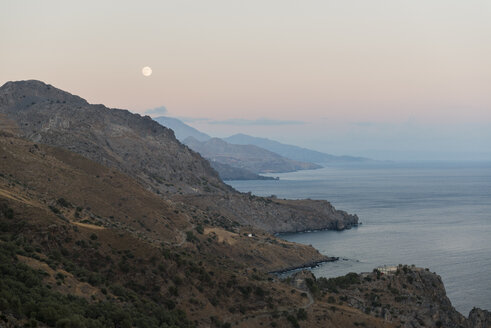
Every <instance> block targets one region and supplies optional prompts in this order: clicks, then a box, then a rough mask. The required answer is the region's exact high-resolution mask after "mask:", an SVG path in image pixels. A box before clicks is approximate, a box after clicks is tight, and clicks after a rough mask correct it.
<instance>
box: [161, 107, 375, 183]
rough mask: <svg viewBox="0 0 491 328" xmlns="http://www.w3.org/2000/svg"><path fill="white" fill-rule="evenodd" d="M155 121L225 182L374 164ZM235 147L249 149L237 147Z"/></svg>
mask: <svg viewBox="0 0 491 328" xmlns="http://www.w3.org/2000/svg"><path fill="white" fill-rule="evenodd" d="M154 120H155V121H157V122H158V123H160V124H162V125H163V126H165V127H168V128H170V129H172V130H174V133H175V136H176V138H177V139H179V140H180V141H181V142H183V143H184V144H186V145H187V146H188V147H190V148H191V149H192V150H194V151H197V152H199V153H201V155H203V156H204V157H205V158H207V159H209V160H210V161H211V165H212V166H213V168H214V169H215V170H217V171H218V173H219V175H220V177H221V178H222V179H224V180H256V179H264V178H265V177H263V176H260V175H258V173H265V172H277V173H280V172H291V171H296V170H305V169H314V168H320V167H321V166H319V165H316V164H326V163H329V164H333V163H338V164H350V163H361V162H370V161H372V160H370V159H368V158H363V157H355V156H336V155H331V154H326V153H322V152H319V151H316V150H311V149H307V148H303V147H298V146H293V145H288V144H284V143H281V142H278V141H274V140H271V139H267V138H258V137H253V136H249V135H246V134H242V133H239V134H235V135H233V136H230V137H227V138H222V139H219V138H212V137H211V136H209V135H208V134H206V133H203V132H201V131H199V130H197V129H195V128H193V127H191V126H189V125H187V124H185V123H184V122H182V121H181V120H179V119H176V118H172V117H167V116H160V117H156V118H154ZM233 145H236V146H239V145H240V146H250V147H234V146H233ZM271 153H274V155H277V156H274V155H273V154H271ZM239 154H240V155H239ZM259 154H261V155H259ZM280 157H281V159H280ZM295 162H296V163H295ZM314 163H315V164H314Z"/></svg>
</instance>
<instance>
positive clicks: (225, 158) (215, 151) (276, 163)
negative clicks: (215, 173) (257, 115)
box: [184, 137, 321, 173]
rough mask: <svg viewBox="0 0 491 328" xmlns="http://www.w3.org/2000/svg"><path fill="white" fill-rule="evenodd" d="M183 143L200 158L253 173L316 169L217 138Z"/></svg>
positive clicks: (190, 140)
mask: <svg viewBox="0 0 491 328" xmlns="http://www.w3.org/2000/svg"><path fill="white" fill-rule="evenodd" d="M184 143H185V144H186V145H187V146H189V148H191V149H192V150H194V151H196V152H198V153H200V154H201V156H203V157H205V158H207V159H209V160H211V161H215V162H219V163H222V164H227V165H230V166H233V167H238V168H242V169H246V170H248V171H251V172H253V173H271V172H273V173H280V172H293V171H298V170H312V169H318V168H320V167H321V166H319V165H317V164H313V163H307V162H298V161H294V160H291V159H288V158H285V157H282V156H280V155H278V154H276V153H273V152H271V151H269V150H266V149H263V148H260V147H257V146H253V145H233V144H229V143H228V142H225V141H223V140H222V139H219V138H212V139H210V140H207V141H199V140H197V139H195V138H193V137H188V138H186V139H185V140H184Z"/></svg>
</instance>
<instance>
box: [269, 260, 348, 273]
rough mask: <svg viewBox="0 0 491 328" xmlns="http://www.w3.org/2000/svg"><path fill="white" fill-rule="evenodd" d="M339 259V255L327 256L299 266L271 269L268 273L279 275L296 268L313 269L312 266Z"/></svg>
mask: <svg viewBox="0 0 491 328" xmlns="http://www.w3.org/2000/svg"><path fill="white" fill-rule="evenodd" d="M338 260H339V257H337V256H325V257H324V258H323V259H321V260H316V261H310V262H307V263H304V264H302V265H298V266H291V267H287V268H284V269H280V270H274V271H269V272H268V273H271V274H276V275H279V274H284V273H288V272H291V271H296V270H301V269H312V268H315V267H317V266H319V265H321V264H323V263H328V262H336V261H338Z"/></svg>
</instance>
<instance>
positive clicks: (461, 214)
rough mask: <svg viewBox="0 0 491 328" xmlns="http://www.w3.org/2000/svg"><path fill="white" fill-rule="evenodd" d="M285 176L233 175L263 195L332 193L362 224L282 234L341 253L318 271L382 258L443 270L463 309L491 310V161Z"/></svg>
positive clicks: (239, 185) (341, 270) (362, 268)
mask: <svg viewBox="0 0 491 328" xmlns="http://www.w3.org/2000/svg"><path fill="white" fill-rule="evenodd" d="M274 176H279V177H280V180H279V181H230V182H229V184H230V185H232V186H233V187H234V188H236V189H237V190H240V191H243V192H248V191H251V192H252V193H253V194H256V195H259V196H268V195H272V194H274V195H276V196H278V197H281V198H292V199H296V198H311V199H327V200H329V201H330V202H331V203H332V204H333V205H334V206H335V207H336V208H338V209H343V210H346V211H348V212H350V213H356V214H358V216H359V217H360V221H361V222H362V223H363V224H362V225H361V226H359V227H358V228H354V229H351V230H346V231H342V232H336V231H319V232H308V233H294V234H284V235H282V237H283V238H285V239H287V240H290V241H295V242H299V243H303V244H311V245H313V246H314V247H315V248H317V249H318V250H319V251H320V252H321V253H323V254H326V255H332V256H339V257H340V258H341V260H340V261H338V262H333V263H326V264H324V265H321V266H319V267H317V268H314V269H313V272H314V273H315V275H317V276H325V277H333V276H339V275H343V274H346V273H348V272H366V271H372V270H373V268H375V267H377V266H380V265H383V264H389V265H390V264H415V265H416V266H419V267H424V268H429V269H430V270H431V271H433V272H436V273H437V274H439V275H440V276H441V277H442V279H443V282H444V284H445V288H446V290H447V295H448V297H449V298H450V300H451V301H452V304H453V305H454V306H455V308H456V309H457V310H459V311H460V312H461V313H463V314H464V315H467V314H468V313H469V311H470V310H471V309H472V307H474V306H476V307H480V308H482V309H486V310H491V164H455V163H453V164H451V163H438V164H383V165H376V166H375V165H372V166H369V167H327V168H323V169H320V170H313V171H300V172H294V173H286V174H275V175H274Z"/></svg>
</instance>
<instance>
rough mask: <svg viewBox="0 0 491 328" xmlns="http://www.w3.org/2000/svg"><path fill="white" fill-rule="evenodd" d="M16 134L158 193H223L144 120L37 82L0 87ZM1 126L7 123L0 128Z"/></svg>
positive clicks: (167, 135) (193, 158) (210, 175)
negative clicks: (126, 176)
mask: <svg viewBox="0 0 491 328" xmlns="http://www.w3.org/2000/svg"><path fill="white" fill-rule="evenodd" d="M1 114H3V115H4V121H5V119H7V120H10V121H11V122H13V123H14V124H15V126H14V127H11V128H10V130H12V129H15V130H17V131H18V132H19V133H20V134H21V135H22V136H24V137H26V138H28V139H30V140H33V141H35V142H41V143H44V144H48V145H53V146H59V147H63V148H66V149H69V150H72V151H74V152H77V153H79V154H81V155H83V156H85V157H87V158H90V159H93V160H95V161H97V162H99V163H102V164H104V165H108V166H111V167H115V168H118V169H120V170H121V171H123V172H126V173H128V174H130V175H131V176H134V177H137V178H138V179H139V180H141V181H142V182H143V183H145V184H146V185H147V186H148V187H149V188H152V189H154V190H156V191H159V192H161V193H165V192H169V193H176V192H178V193H179V192H182V193H196V192H210V191H213V190H215V191H218V190H221V191H225V190H229V189H230V188H229V187H228V186H227V185H225V184H223V183H222V181H221V180H220V179H219V177H218V175H217V173H216V172H215V171H214V170H213V169H212V168H211V167H210V165H209V163H208V162H207V161H205V160H203V159H202V158H201V157H200V156H199V155H198V154H196V153H194V152H192V151H190V150H189V149H187V147H185V146H183V145H182V144H181V143H180V142H178V141H177V140H176V139H175V137H174V133H173V132H172V130H170V129H167V128H165V127H163V126H162V125H160V124H158V123H157V122H155V121H153V120H152V119H151V118H150V117H147V116H146V117H141V116H140V115H137V114H132V113H130V112H128V111H126V110H120V109H109V108H106V107H104V106H103V105H90V104H88V103H87V102H86V101H85V100H83V99H82V98H80V97H77V96H73V95H71V94H69V93H67V92H64V91H62V90H59V89H57V88H54V87H52V86H50V85H46V84H44V83H42V82H39V81H20V82H8V83H6V84H5V85H3V86H2V87H1V88H0V115H1ZM3 125H4V126H5V125H7V124H5V123H4V124H3Z"/></svg>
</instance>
